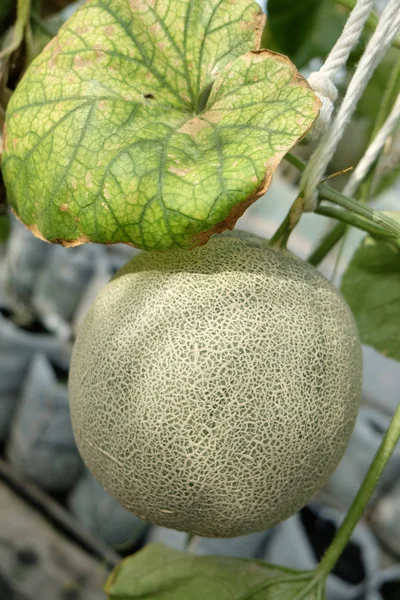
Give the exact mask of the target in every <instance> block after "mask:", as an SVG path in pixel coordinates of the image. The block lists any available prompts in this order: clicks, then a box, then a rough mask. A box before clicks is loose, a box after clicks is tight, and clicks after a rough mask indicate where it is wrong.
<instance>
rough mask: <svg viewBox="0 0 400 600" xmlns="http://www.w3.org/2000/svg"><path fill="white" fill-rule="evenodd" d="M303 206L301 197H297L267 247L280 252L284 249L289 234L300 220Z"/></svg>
mask: <svg viewBox="0 0 400 600" xmlns="http://www.w3.org/2000/svg"><path fill="white" fill-rule="evenodd" d="M303 206H304V199H303V197H302V196H298V197H297V198H296V200H295V201H294V202H293V204H292V206H291V207H290V209H289V212H288V214H287V215H286V217H285V218H284V220H283V221H282V223H281V224H280V226H279V227H278V229H277V230H276V232H275V233H274V235H273V236H272V238H271V239H270V241H269V242H268V246H269V247H271V248H279V249H280V250H284V249H285V248H286V246H287V243H288V239H289V236H290V234H291V233H292V231H293V229H294V228H295V227H296V225H297V223H298V222H299V221H300V219H301V215H302V214H303Z"/></svg>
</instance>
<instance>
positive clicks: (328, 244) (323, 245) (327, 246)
mask: <svg viewBox="0 0 400 600" xmlns="http://www.w3.org/2000/svg"><path fill="white" fill-rule="evenodd" d="M345 231H346V225H345V224H344V223H336V225H335V226H334V227H333V228H332V229H331V230H330V231H328V233H326V234H325V235H324V237H323V238H322V240H321V241H320V243H319V245H318V246H317V248H316V249H315V250H314V251H313V252H312V254H310V256H309V257H308V262H309V263H310V265H314V267H316V266H318V265H319V264H320V263H321V262H322V261H323V259H324V258H325V256H326V255H327V254H329V252H330V251H331V250H332V248H334V247H335V246H336V244H337V243H338V241H339V240H340V239H341V238H342V236H343V235H344V232H345Z"/></svg>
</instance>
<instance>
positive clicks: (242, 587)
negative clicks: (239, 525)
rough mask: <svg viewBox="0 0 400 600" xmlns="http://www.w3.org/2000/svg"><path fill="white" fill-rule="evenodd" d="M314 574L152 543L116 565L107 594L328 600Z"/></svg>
mask: <svg viewBox="0 0 400 600" xmlns="http://www.w3.org/2000/svg"><path fill="white" fill-rule="evenodd" d="M313 575H314V574H313V573H311V572H300V571H292V570H290V569H284V568H283V567H275V566H273V565H268V564H267V563H263V562H261V561H257V560H247V559H240V558H226V557H223V556H193V555H192V554H187V553H184V552H178V551H177V550H172V549H171V548H167V547H165V546H162V545H161V544H150V545H149V546H146V547H145V548H144V549H143V550H141V551H140V552H138V553H136V554H134V555H133V556H129V557H128V558H126V559H124V560H123V561H122V562H121V563H120V564H119V565H118V566H117V567H116V569H115V570H114V571H113V573H112V574H111V576H110V578H109V579H108V581H107V583H106V586H105V591H106V593H107V594H108V595H109V599H110V600H133V599H134V598H146V599H148V600H150V599H154V600H188V599H189V598H190V600H205V599H207V600H300V598H301V599H302V600H324V598H325V595H324V593H323V592H322V591H321V587H322V583H321V582H320V583H319V585H318V584H317V583H316V584H315V585H314V583H313V582H312V578H313ZM307 587H309V588H310V590H309V592H307V591H306V588H307ZM302 592H305V595H301V593H302Z"/></svg>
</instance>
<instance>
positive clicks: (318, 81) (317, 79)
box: [308, 71, 338, 104]
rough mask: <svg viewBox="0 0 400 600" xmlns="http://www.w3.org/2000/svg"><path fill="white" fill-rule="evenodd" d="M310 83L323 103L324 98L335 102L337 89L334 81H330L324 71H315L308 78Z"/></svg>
mask: <svg viewBox="0 0 400 600" xmlns="http://www.w3.org/2000/svg"><path fill="white" fill-rule="evenodd" d="M308 83H309V84H310V85H311V87H312V89H313V90H314V92H315V93H316V94H317V96H318V97H320V100H321V101H323V98H326V99H328V100H330V101H331V102H332V104H333V103H334V102H335V100H336V98H337V95H338V91H337V89H336V85H335V84H334V83H333V81H332V79H330V78H329V77H328V76H327V75H325V73H323V72H322V71H313V72H312V73H311V75H310V76H309V78H308Z"/></svg>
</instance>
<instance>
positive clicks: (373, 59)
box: [301, 0, 400, 211]
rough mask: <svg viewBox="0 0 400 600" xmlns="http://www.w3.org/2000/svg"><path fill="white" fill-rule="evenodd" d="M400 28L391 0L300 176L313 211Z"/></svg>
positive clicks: (399, 8)
mask: <svg viewBox="0 0 400 600" xmlns="http://www.w3.org/2000/svg"><path fill="white" fill-rule="evenodd" d="M399 28H400V0H389V2H388V4H387V6H386V8H385V10H384V11H383V13H382V16H381V18H380V20H379V23H378V26H377V28H376V30H375V32H374V33H373V35H372V36H371V39H370V40H369V43H368V45H367V48H366V49H365V52H364V54H363V55H362V57H361V59H360V62H359V63H358V66H357V69H356V71H355V73H354V75H353V78H352V80H351V82H350V84H349V87H348V89H347V92H346V95H345V97H344V99H343V102H342V104H341V106H340V108H339V111H338V113H337V115H336V117H335V118H334V119H333V121H332V123H331V124H330V126H329V129H328V131H327V133H326V134H325V135H324V137H323V138H322V140H321V142H320V144H319V145H318V147H317V148H316V150H315V151H314V153H313V155H312V156H311V159H310V161H309V162H308V165H307V167H306V169H305V171H304V173H303V176H302V179H301V192H302V195H303V197H304V210H306V211H313V210H315V207H316V205H317V200H318V194H317V191H316V190H317V186H318V184H319V183H320V181H321V178H322V176H323V174H324V172H325V169H326V167H327V165H328V163H329V161H330V160H331V158H332V156H333V154H334V152H335V149H336V146H337V144H338V142H339V140H340V139H341V137H342V135H343V132H344V130H345V128H346V126H347V123H348V122H349V121H350V119H351V117H352V115H353V113H354V111H355V109H356V106H357V103H358V101H359V99H360V97H361V95H362V93H363V92H364V90H365V88H366V86H367V83H368V81H369V80H370V78H371V77H372V74H373V72H374V70H375V68H376V67H377V65H378V63H379V62H380V61H381V59H382V58H383V56H384V54H385V52H386V50H387V49H388V47H389V45H390V44H391V41H392V39H393V38H394V36H395V35H396V33H397V31H398V29H399Z"/></svg>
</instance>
